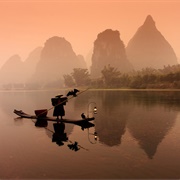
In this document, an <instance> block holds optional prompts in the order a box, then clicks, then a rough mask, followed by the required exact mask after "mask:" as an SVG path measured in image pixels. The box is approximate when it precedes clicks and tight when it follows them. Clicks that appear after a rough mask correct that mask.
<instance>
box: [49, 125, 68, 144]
mask: <svg viewBox="0 0 180 180" xmlns="http://www.w3.org/2000/svg"><path fill="white" fill-rule="evenodd" d="M53 127H54V133H53V135H52V142H56V144H58V145H59V146H62V145H64V143H63V142H67V141H68V137H67V134H66V133H65V132H64V130H65V124H64V123H63V122H57V123H54V124H53Z"/></svg>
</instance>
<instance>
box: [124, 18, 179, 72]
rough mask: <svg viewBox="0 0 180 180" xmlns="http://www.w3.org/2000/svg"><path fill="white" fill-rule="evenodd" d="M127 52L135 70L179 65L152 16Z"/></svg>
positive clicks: (131, 42) (147, 19)
mask: <svg viewBox="0 0 180 180" xmlns="http://www.w3.org/2000/svg"><path fill="white" fill-rule="evenodd" d="M126 52H127V56H128V59H129V61H130V62H131V63H132V65H133V67H134V68H135V70H141V69H142V68H146V67H152V68H156V69H159V68H163V66H164V65H175V64H177V63H178V62H177V57H176V54H175V52H174V50H173V48H172V47H171V45H170V44H169V43H168V41H167V40H166V39H165V38H164V36H163V35H162V34H161V33H160V32H159V31H158V30H157V28H156V26H155V22H154V20H153V18H152V17H151V16H150V15H148V16H147V17H146V20H145V22H144V24H143V25H142V26H141V27H139V29H138V30H137V32H136V33H135V35H134V36H133V37H132V39H131V40H130V41H129V43H128V45H127V48H126Z"/></svg>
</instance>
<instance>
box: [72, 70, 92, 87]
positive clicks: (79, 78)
mask: <svg viewBox="0 0 180 180" xmlns="http://www.w3.org/2000/svg"><path fill="white" fill-rule="evenodd" d="M72 77H73V78H74V81H75V83H76V85H77V86H84V85H88V84H89V83H90V75H89V72H88V70H87V69H82V68H74V69H73V72H72Z"/></svg>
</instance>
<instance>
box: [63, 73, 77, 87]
mask: <svg viewBox="0 0 180 180" xmlns="http://www.w3.org/2000/svg"><path fill="white" fill-rule="evenodd" d="M63 77H64V84H65V86H67V87H73V86H74V85H75V82H74V80H73V77H72V76H71V75H69V74H65V75H64V76H63Z"/></svg>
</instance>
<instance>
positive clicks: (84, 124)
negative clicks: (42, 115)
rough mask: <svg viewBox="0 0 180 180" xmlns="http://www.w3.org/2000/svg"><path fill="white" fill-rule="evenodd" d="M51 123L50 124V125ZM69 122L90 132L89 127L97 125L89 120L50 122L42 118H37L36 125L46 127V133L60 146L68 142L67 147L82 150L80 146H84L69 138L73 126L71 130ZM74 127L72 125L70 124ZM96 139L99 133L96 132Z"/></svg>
mask: <svg viewBox="0 0 180 180" xmlns="http://www.w3.org/2000/svg"><path fill="white" fill-rule="evenodd" d="M48 124H50V125H48ZM69 124H74V125H77V126H80V127H81V130H83V131H84V129H88V133H89V128H91V127H94V126H95V125H94V124H93V123H92V122H89V121H86V120H85V121H80V122H74V123H67V124H66V123H63V122H61V121H57V122H55V123H52V122H50V123H48V121H47V120H44V119H43V120H42V119H37V120H36V121H35V126H36V127H42V128H45V129H46V133H47V135H48V137H50V138H52V142H55V143H56V144H57V145H58V146H63V145H64V144H65V143H66V144H67V143H68V144H67V147H68V148H69V149H71V150H73V151H78V150H80V148H83V147H82V146H80V145H79V144H78V142H77V141H75V142H72V141H71V140H69V138H68V135H69V134H71V132H72V128H71V132H70V131H69V130H70V129H69V128H67V129H66V126H67V127H69V126H68V125H69ZM52 127H53V129H52ZM70 127H72V126H70ZM67 132H68V133H67ZM94 136H95V139H96V140H97V133H94ZM90 142H91V141H90Z"/></svg>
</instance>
